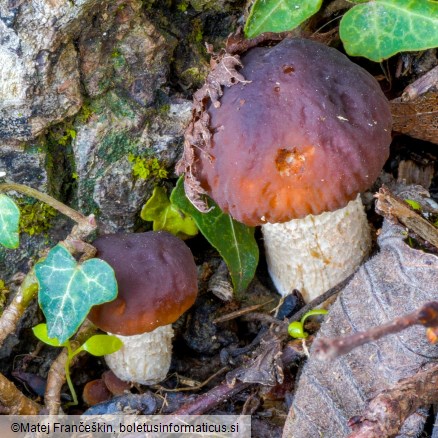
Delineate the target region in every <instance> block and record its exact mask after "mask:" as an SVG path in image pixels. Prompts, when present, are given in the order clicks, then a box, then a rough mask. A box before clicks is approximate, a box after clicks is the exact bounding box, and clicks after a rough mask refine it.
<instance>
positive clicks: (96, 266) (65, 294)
mask: <svg viewBox="0 0 438 438" xmlns="http://www.w3.org/2000/svg"><path fill="white" fill-rule="evenodd" d="M35 274H36V277H37V280H38V284H39V294H38V300H39V304H40V306H41V309H42V310H43V313H44V315H45V317H46V320H47V329H48V330H47V332H48V337H49V338H56V339H57V340H58V341H59V343H60V344H62V343H64V342H65V341H66V340H67V339H69V338H70V337H71V336H72V335H73V334H74V333H75V332H76V330H77V329H78V327H79V326H80V324H81V323H82V322H83V321H84V319H85V317H86V316H87V315H88V312H89V311H90V309H91V307H92V306H94V305H97V304H102V303H105V302H107V301H112V300H113V299H115V298H116V296H117V282H116V278H115V276H114V271H113V269H112V268H111V266H110V265H108V263H106V262H104V261H103V260H99V259H90V260H87V261H86V262H84V263H82V264H79V263H77V262H76V260H75V259H74V258H73V256H72V255H71V254H70V253H69V252H68V251H67V249H66V248H65V247H64V246H62V245H60V244H58V245H56V246H55V247H54V248H52V249H51V250H50V252H49V254H48V256H47V257H46V259H44V260H43V261H41V262H39V263H37V264H36V265H35Z"/></svg>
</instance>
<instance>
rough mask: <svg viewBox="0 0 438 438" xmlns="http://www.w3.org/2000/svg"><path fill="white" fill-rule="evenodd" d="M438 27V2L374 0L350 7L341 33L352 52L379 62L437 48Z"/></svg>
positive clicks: (346, 47)
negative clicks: (399, 54) (398, 54)
mask: <svg viewBox="0 0 438 438" xmlns="http://www.w3.org/2000/svg"><path fill="white" fill-rule="evenodd" d="M437 29H438V3H437V2H433V1H429V0H374V1H372V2H368V3H363V4H360V5H356V6H355V7H353V8H352V9H350V10H349V11H348V12H347V13H346V14H345V15H344V16H343V17H342V20H341V23H340V27H339V35H340V37H341V40H342V42H343V43H344V47H345V50H346V51H347V53H348V54H349V55H351V56H364V57H366V58H368V59H371V60H372V61H376V62H380V61H382V60H383V59H386V58H389V57H390V56H393V55H395V54H396V53H398V52H404V51H414V50H425V49H429V48H432V47H437V46H438V31H437Z"/></svg>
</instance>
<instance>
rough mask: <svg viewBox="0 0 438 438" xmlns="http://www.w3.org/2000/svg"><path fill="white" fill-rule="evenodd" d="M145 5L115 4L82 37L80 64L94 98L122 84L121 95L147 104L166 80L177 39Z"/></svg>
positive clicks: (135, 2) (119, 91) (88, 92)
mask: <svg viewBox="0 0 438 438" xmlns="http://www.w3.org/2000/svg"><path fill="white" fill-rule="evenodd" d="M141 5H142V2H141V1H139V0H131V1H128V2H126V3H125V4H124V5H123V6H121V5H120V4H118V3H114V4H112V5H110V6H108V8H107V10H106V11H105V13H103V14H100V15H97V16H96V19H95V21H94V25H93V27H91V28H89V29H88V30H87V31H86V32H83V34H82V35H81V38H80V40H79V52H80V68H81V75H82V79H83V84H84V86H85V90H86V92H87V94H88V95H89V96H91V97H96V96H100V95H102V94H104V93H105V92H106V91H107V90H108V89H110V88H114V87H116V88H117V90H118V93H119V94H120V93H122V94H123V95H124V96H127V97H129V98H130V99H132V100H133V101H135V102H137V103H139V104H140V105H142V106H146V105H149V104H151V103H152V102H153V100H154V93H155V91H156V90H157V89H159V88H160V87H161V86H162V85H163V84H164V83H165V82H166V80H167V74H168V71H169V65H170V60H171V57H172V54H173V50H174V48H175V46H176V44H177V40H176V39H175V38H174V37H172V36H170V35H169V34H165V33H163V31H159V30H158V29H157V27H156V26H155V25H154V24H153V23H152V22H151V21H150V20H148V19H147V18H146V17H145V15H144V14H143V12H142V11H141Z"/></svg>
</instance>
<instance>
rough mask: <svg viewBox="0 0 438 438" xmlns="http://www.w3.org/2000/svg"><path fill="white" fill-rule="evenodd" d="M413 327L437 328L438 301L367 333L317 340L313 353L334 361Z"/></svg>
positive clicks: (320, 357)
mask: <svg viewBox="0 0 438 438" xmlns="http://www.w3.org/2000/svg"><path fill="white" fill-rule="evenodd" d="M413 325H423V326H425V327H437V326H438V301H431V302H429V303H426V304H425V305H424V306H422V307H421V308H420V309H418V310H417V311H415V312H412V313H408V314H407V315H404V316H401V317H400V318H396V319H394V320H392V321H391V322H389V323H387V324H384V325H380V326H377V327H373V328H371V329H369V330H368V331H366V332H359V333H355V334H353V335H350V336H344V337H342V338H335V339H327V338H320V339H317V340H316V341H315V342H314V350H313V353H314V355H315V357H317V358H318V359H321V360H327V359H334V358H335V357H337V356H341V355H343V354H347V353H349V352H350V351H351V350H353V349H354V348H356V347H359V346H361V345H364V344H366V343H368V342H371V341H376V340H377V339H380V338H382V337H384V336H387V335H390V334H394V333H398V332H400V331H402V330H404V329H405V328H407V327H411V326H413Z"/></svg>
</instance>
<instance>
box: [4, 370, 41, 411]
mask: <svg viewBox="0 0 438 438" xmlns="http://www.w3.org/2000/svg"><path fill="white" fill-rule="evenodd" d="M0 402H1V403H2V404H3V406H5V407H6V408H7V409H8V411H9V414H11V415H37V414H38V413H39V411H40V409H41V406H40V405H39V404H38V403H35V402H34V401H33V400H31V399H30V398H28V397H26V396H25V395H24V394H23V393H22V392H21V391H20V390H19V389H18V388H17V387H16V386H15V385H14V384H13V383H12V382H11V381H9V380H8V379H7V378H6V377H5V376H4V375H3V374H0Z"/></svg>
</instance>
